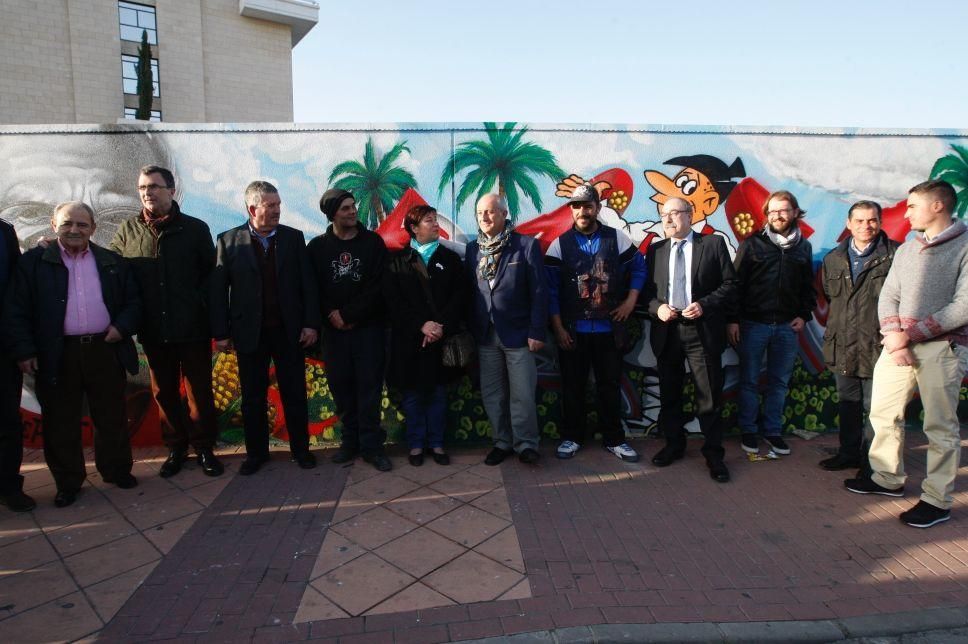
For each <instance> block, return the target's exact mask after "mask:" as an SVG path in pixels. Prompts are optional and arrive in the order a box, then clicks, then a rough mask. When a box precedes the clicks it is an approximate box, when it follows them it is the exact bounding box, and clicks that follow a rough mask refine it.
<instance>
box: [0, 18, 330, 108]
mask: <svg viewBox="0 0 968 644" xmlns="http://www.w3.org/2000/svg"><path fill="white" fill-rule="evenodd" d="M318 14H319V6H318V4H317V3H316V2H314V1H312V0H138V1H137V2H129V1H128V0H30V1H25V0H0V123H5V124H39V123H114V122H116V121H118V119H124V118H134V113H135V108H137V106H138V96H137V75H136V72H135V68H136V63H137V58H138V48H139V46H140V44H141V39H142V34H143V33H147V34H148V42H149V44H150V46H151V55H152V72H153V77H154V98H153V102H152V108H151V110H152V119H151V120H153V121H168V122H194V123H200V122H274V121H292V114H293V111H292V48H293V47H294V46H295V45H296V43H298V42H299V40H300V39H302V37H303V36H305V35H306V33H307V32H308V31H309V30H310V29H312V27H313V26H315V24H316V22H317V20H318Z"/></svg>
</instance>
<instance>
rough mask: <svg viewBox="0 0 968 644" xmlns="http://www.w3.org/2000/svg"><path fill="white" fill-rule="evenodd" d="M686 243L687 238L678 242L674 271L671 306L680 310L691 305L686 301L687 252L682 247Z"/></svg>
mask: <svg viewBox="0 0 968 644" xmlns="http://www.w3.org/2000/svg"><path fill="white" fill-rule="evenodd" d="M685 245H686V240H685V239H683V240H682V241H679V242H676V264H675V270H673V272H672V303H671V306H672V308H674V309H677V310H679V311H681V310H682V309H684V308H686V307H687V306H689V302H687V301H686V252H685V251H684V250H683V249H682V247H683V246H685Z"/></svg>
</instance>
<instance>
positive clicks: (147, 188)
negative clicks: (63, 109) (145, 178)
mask: <svg viewBox="0 0 968 644" xmlns="http://www.w3.org/2000/svg"><path fill="white" fill-rule="evenodd" d="M167 187H168V186H159V185H158V184H156V183H149V184H148V185H146V186H138V192H154V191H155V190H162V189H164V188H167Z"/></svg>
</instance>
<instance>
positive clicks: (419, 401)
mask: <svg viewBox="0 0 968 644" xmlns="http://www.w3.org/2000/svg"><path fill="white" fill-rule="evenodd" d="M402 405H403V415H404V417H405V418H406V423H407V444H408V445H409V446H410V449H423V448H425V447H429V448H431V449H433V448H435V447H443V446H444V427H445V426H446V424H447V390H446V389H445V388H444V386H443V385H437V386H436V387H434V389H433V391H430V392H428V393H421V392H418V391H412V390H411V391H405V392H403V403H402Z"/></svg>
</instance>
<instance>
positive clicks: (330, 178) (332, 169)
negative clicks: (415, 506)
mask: <svg viewBox="0 0 968 644" xmlns="http://www.w3.org/2000/svg"><path fill="white" fill-rule="evenodd" d="M148 163H155V164H159V165H163V166H167V167H170V168H172V169H173V170H174V172H175V175H176V178H177V181H178V185H177V197H176V198H177V200H178V201H179V203H180V204H181V207H182V209H183V210H184V211H185V212H187V213H190V214H192V215H195V216H197V217H200V218H202V219H204V220H205V221H207V222H208V224H209V226H210V227H211V229H212V232H213V234H217V233H218V232H221V231H223V230H226V229H228V228H230V227H233V226H236V225H238V224H239V223H241V222H242V221H243V219H244V217H245V214H244V213H245V211H244V206H243V200H242V191H243V189H244V187H245V185H246V184H247V183H248V182H249V181H251V180H253V179H265V180H268V181H271V182H272V183H274V184H275V185H277V186H278V187H279V190H280V194H281V197H282V200H283V214H282V220H283V222H284V223H286V224H288V225H290V226H294V227H296V228H299V229H301V230H303V231H304V232H305V234H306V238H307V240H308V239H311V238H312V237H314V236H316V235H318V234H321V233H322V232H323V231H324V230H325V227H326V223H327V222H326V220H325V218H324V217H323V215H322V214H321V213H320V212H319V209H318V207H317V204H318V200H319V196H320V194H322V192H323V191H324V190H325V189H326V188H328V187H330V186H332V185H336V186H339V187H342V188H345V189H348V190H351V191H352V192H353V193H354V194H355V195H356V197H357V201H358V203H359V210H360V217H361V219H362V220H363V221H364V222H365V223H366V225H367V226H369V227H370V228H373V229H376V230H377V231H378V232H380V234H381V235H383V237H384V239H385V240H386V241H387V244H388V246H390V247H391V248H393V247H397V248H398V247H400V246H401V245H402V244H404V243H406V239H407V237H406V233H405V232H404V231H403V230H402V229H401V226H400V222H401V220H402V216H403V213H405V212H406V210H407V209H408V208H409V207H410V206H411V205H413V204H415V203H423V202H426V203H430V204H432V205H434V206H436V207H437V208H438V210H439V212H440V214H441V215H442V218H443V219H444V222H445V223H444V225H443V229H444V232H445V236H446V237H447V238H448V240H449V242H448V243H450V244H451V245H452V246H453V247H455V248H456V249H458V250H461V251H462V249H463V244H464V243H465V242H466V241H467V240H468V239H469V238H473V236H474V235H475V234H476V223H475V216H474V205H475V202H476V200H477V197H478V196H479V195H481V194H484V193H486V192H490V191H495V190H499V191H501V192H503V193H505V194H506V195H507V198H508V202H509V204H510V207H511V217H512V219H513V221H514V222H515V225H516V226H517V230H518V231H520V232H522V233H525V234H529V235H533V236H535V237H536V238H537V239H538V240H539V241H540V242H541V244H542V247H543V248H547V246H548V245H550V243H551V242H552V240H554V239H555V237H557V236H558V235H559V234H561V233H562V232H563V231H564V230H566V229H567V228H568V227H569V226H570V225H571V216H570V213H569V210H568V208H567V206H566V205H565V203H566V200H567V197H568V196H569V195H570V194H571V191H572V190H573V189H574V187H575V186H576V185H578V184H579V183H581V182H583V181H590V182H592V183H593V184H594V185H595V186H596V187H597V188H598V189H599V191H600V193H601V195H602V204H603V210H602V213H601V219H602V220H603V221H604V222H605V223H607V224H609V225H611V226H615V227H619V228H622V229H623V230H625V231H626V232H627V233H628V234H629V235H630V236H631V237H632V239H633V240H634V241H635V242H636V244H638V245H639V246H640V248H641V249H642V250H643V251H644V250H645V249H646V248H647V247H648V245H649V244H650V243H652V242H653V241H654V240H656V239H661V237H662V236H663V232H662V228H661V226H660V225H659V221H658V220H659V217H658V208H659V206H660V205H661V204H662V203H663V202H664V201H665V200H666V199H668V198H670V197H674V196H675V197H682V198H684V199H686V200H688V201H690V202H691V203H692V204H693V206H694V209H695V216H694V221H693V227H694V229H695V230H697V231H702V232H705V233H712V234H717V235H722V236H723V237H724V238H725V239H726V241H727V243H728V245H729V247H730V249H731V251H732V252H734V253H735V249H736V247H737V245H738V244H739V242H740V241H742V240H743V239H744V238H746V237H747V236H749V235H751V234H753V233H755V232H756V231H757V230H759V229H760V228H761V227H762V226H763V225H764V223H765V222H764V219H763V217H762V215H761V214H760V206H761V204H762V202H763V200H764V199H765V197H766V195H767V194H768V193H769V192H770V191H773V190H778V189H787V190H791V191H792V192H793V193H794V194H796V195H797V196H798V198H799V200H800V204H801V205H802V206H803V208H804V209H805V210H806V211H807V216H806V219H805V221H804V224H805V225H804V233H805V234H806V235H807V237H808V238H809V240H810V242H811V244H812V245H813V249H814V263H815V266H819V264H820V261H821V259H822V257H823V255H824V254H825V253H826V252H827V251H829V250H830V249H831V248H833V247H834V246H835V245H836V244H837V242H838V240H839V239H841V238H842V235H843V234H844V222H845V219H846V213H847V209H848V207H849V206H850V204H851V203H853V202H854V201H856V200H859V199H873V200H876V201H878V202H879V203H881V204H882V205H883V206H884V229H885V231H886V232H887V233H888V234H889V235H890V236H891V237H893V238H894V239H897V240H903V239H905V238H906V237H907V236H908V234H909V232H910V231H909V227H908V225H907V222H906V220H905V219H904V217H903V213H904V209H905V196H906V193H907V189H908V188H909V187H911V186H913V185H914V184H916V183H918V182H920V181H923V180H925V179H927V178H929V177H941V178H944V179H947V180H948V181H950V182H951V183H952V184H953V185H954V186H955V188H956V189H957V190H958V208H957V215H958V216H959V217H961V218H964V217H965V215H966V211H968V132H966V131H940V130H939V131H882V130H878V131H870V130H851V129H842V130H840V129H838V130H834V129H824V130H818V131H812V130H811V131H807V130H803V129H792V128H789V129H776V128H774V129H751V128H692V129H690V128H672V127H649V126H628V125H617V126H560V125H556V126H543V125H526V124H519V123H484V124H460V125H452V124H439V125H434V124H420V125H413V124H390V125H366V126H362V125H346V126H326V127H304V126H295V125H265V126H250V125H246V126H231V125H225V126H208V125H204V126H180V125H158V126H138V125H109V126H90V127H88V126H61V127H50V126H40V127H31V128H22V127H17V128H14V127H5V128H0V216H2V217H3V219H5V220H7V221H9V222H11V223H13V224H14V225H15V226H16V228H17V232H18V235H19V237H20V239H21V244H22V246H23V247H24V248H27V247H31V246H33V245H34V244H35V243H36V241H37V239H38V238H40V237H41V236H43V235H44V234H46V232H47V230H48V226H49V223H48V222H49V220H50V216H51V213H52V210H53V206H54V205H55V204H56V203H58V202H60V201H65V200H68V199H82V200H84V201H86V202H88V203H89V204H91V205H92V206H93V207H94V208H95V210H96V211H97V213H98V217H99V219H98V228H97V233H96V235H95V241H96V242H98V243H102V244H105V245H106V244H107V243H108V241H109V240H110V239H111V237H112V235H113V234H114V230H115V228H116V226H117V224H118V223H119V222H121V221H122V220H123V219H124V218H126V217H128V216H131V215H133V214H136V213H137V212H138V211H139V209H140V205H139V201H138V196H137V192H136V190H135V186H136V183H137V174H138V169H139V168H140V167H141V166H142V165H145V164H148ZM818 284H819V280H818ZM825 320H826V303H825V302H824V301H823V299H822V298H821V300H820V303H819V304H818V307H817V310H816V311H815V312H814V319H813V320H812V321H811V322H810V323H809V325H808V327H807V329H806V330H805V332H804V333H803V334H802V335H801V340H800V355H799V359H798V361H797V367H796V370H795V372H794V377H793V382H792V386H791V391H790V396H789V399H788V401H787V407H786V411H785V415H786V423H785V425H786V427H787V429H788V430H792V429H806V430H810V431H825V430H829V429H833V428H836V426H837V417H836V413H837V411H836V400H837V394H836V390H835V388H834V385H833V378H832V376H831V374H830V373H829V372H827V371H825V370H824V368H823V361H822V357H821V344H822V338H823V330H824V323H825ZM629 330H630V332H631V333H632V334H633V337H634V338H635V339H636V342H635V346H634V348H633V349H632V350H631V351H630V352H629V353H628V354H627V355H626V356H625V373H624V378H623V383H622V399H623V403H624V417H625V423H626V427H627V429H628V430H629V431H630V432H631V433H632V434H633V435H634V434H642V433H645V432H647V431H649V430H650V429H651V428H652V427H653V425H654V424H655V421H656V418H657V414H658V385H657V377H656V370H655V366H656V365H655V362H656V361H655V356H654V355H652V353H651V350H650V348H649V343H648V333H649V325H648V322H647V321H645V320H644V318H643V317H642V316H641V315H640V316H638V317H637V318H636V319H634V320H632V321H630V323H629ZM723 360H724V364H725V365H726V366H727V369H726V374H727V380H726V389H727V394H726V397H727V401H728V402H727V404H726V409H725V410H724V415H726V416H727V417H728V418H729V419H731V418H732V417H733V416H734V415H735V411H736V408H735V402H733V393H734V390H735V386H736V379H737V374H736V362H737V359H736V355H735V353H734V352H733V351H732V350H729V351H727V352H726V353H725V354H724V356H723ZM538 361H539V367H540V384H539V387H540V391H539V395H538V397H537V405H538V415H539V420H540V423H541V426H542V431H543V434H544V436H546V437H547V438H552V439H553V438H556V437H557V435H558V424H559V421H560V410H559V384H558V377H557V371H556V356H555V353H554V350H553V349H552V348H549V349H547V350H546V351H545V352H543V353H541V354H539V355H538ZM213 387H214V389H215V392H216V401H217V405H218V409H219V413H220V423H221V426H222V437H223V440H227V441H229V442H241V440H242V432H241V427H240V422H241V414H240V411H239V381H238V365H237V362H236V360H235V356H234V355H233V354H231V353H225V354H216V355H215V357H214V359H213ZM128 389H129V392H128V408H129V417H130V426H131V432H132V434H133V441H134V442H135V443H136V444H149V443H155V442H159V441H160V436H159V430H158V425H157V417H156V415H155V410H154V405H153V404H152V402H151V397H150V394H149V392H148V389H147V369H146V367H145V365H144V362H142V371H141V373H140V374H139V376H137V377H135V378H132V379H130V380H129V385H128ZM306 390H307V393H308V395H309V400H310V414H311V421H312V425H311V434H312V436H313V441H314V443H319V442H324V441H328V440H333V439H335V438H338V431H339V425H338V419H337V418H336V417H335V415H334V405H333V402H332V399H331V397H330V394H329V389H328V385H327V380H326V371H325V365H323V364H322V363H321V362H319V361H318V360H316V359H314V358H312V357H310V358H308V359H307V363H306ZM269 400H270V403H271V406H270V412H269V413H270V416H271V421H272V422H271V426H272V427H273V434H274V436H275V437H276V438H277V439H279V440H285V439H286V432H285V419H284V418H283V417H282V412H281V407H280V405H279V396H278V391H277V389H276V388H275V386H274V385H273V387H272V388H271V389H270V392H269ZM964 400H965V389H964V388H963V389H962V401H964ZM383 407H384V409H383V414H384V423H385V425H386V427H387V429H388V431H389V433H390V436H391V439H393V440H396V439H399V438H400V437H401V435H402V422H401V421H402V415H401V414H400V413H399V412H398V410H397V406H396V397H395V394H394V392H387V395H385V396H384V400H383ZM23 408H24V416H25V418H26V419H27V421H28V423H27V424H28V429H27V432H28V435H27V441H28V443H29V444H37V442H38V441H39V438H40V435H41V433H42V424H41V421H40V418H39V416H37V413H36V412H37V411H38V405H37V402H36V399H35V398H34V397H33V394H32V386H31V383H29V382H28V383H27V385H26V386H25V392H24V402H23ZM962 409H963V411H965V412H968V405H965V404H963V407H962ZM912 413H913V414H915V415H916V414H917V409H914V410H913V411H912ZM450 415H451V417H450V423H449V425H450V427H449V433H450V436H449V440H450V441H451V442H460V441H474V440H482V439H484V438H485V437H486V436H487V435H488V433H489V431H490V427H489V424H488V422H487V419H486V416H485V414H484V409H483V407H482V405H481V401H480V397H479V394H478V391H477V386H476V382H475V377H474V374H470V375H469V376H468V377H465V378H464V379H463V380H462V381H460V382H459V383H458V384H457V385H456V386H455V387H454V389H453V390H452V392H451V395H450ZM963 417H968V413H965V414H964V416H963ZM689 429H691V430H694V431H698V426H697V424H696V423H695V421H693V423H691V424H690V427H689Z"/></svg>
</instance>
